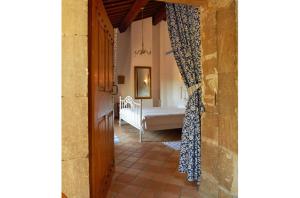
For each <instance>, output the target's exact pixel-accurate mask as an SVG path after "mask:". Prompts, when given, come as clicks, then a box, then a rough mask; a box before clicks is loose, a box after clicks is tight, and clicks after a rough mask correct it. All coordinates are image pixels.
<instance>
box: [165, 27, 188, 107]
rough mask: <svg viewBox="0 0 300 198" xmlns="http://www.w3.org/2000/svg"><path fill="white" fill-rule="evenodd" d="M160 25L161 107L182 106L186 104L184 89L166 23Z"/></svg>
mask: <svg viewBox="0 0 300 198" xmlns="http://www.w3.org/2000/svg"><path fill="white" fill-rule="evenodd" d="M159 26H160V100H161V106H162V107H179V106H181V107H183V106H185V104H186V100H185V99H184V98H185V97H186V89H185V86H184V83H183V81H182V79H181V75H180V73H179V69H178V67H177V64H176V61H175V58H174V56H173V54H169V55H166V52H168V51H170V50H172V48H171V43H170V38H169V32H168V27H167V23H166V22H165V21H162V22H160V23H159Z"/></svg>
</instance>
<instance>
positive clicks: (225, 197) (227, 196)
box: [218, 189, 237, 198]
mask: <svg viewBox="0 0 300 198" xmlns="http://www.w3.org/2000/svg"><path fill="white" fill-rule="evenodd" d="M218 198H237V196H235V195H232V194H231V193H228V192H225V191H223V190H222V189H219V196H218Z"/></svg>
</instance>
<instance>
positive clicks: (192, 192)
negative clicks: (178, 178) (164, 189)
mask: <svg viewBox="0 0 300 198" xmlns="http://www.w3.org/2000/svg"><path fill="white" fill-rule="evenodd" d="M181 196H182V197H189V198H199V197H200V194H199V192H198V191H197V190H196V189H190V188H182V189H181Z"/></svg>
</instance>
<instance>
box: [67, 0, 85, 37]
mask: <svg viewBox="0 0 300 198" xmlns="http://www.w3.org/2000/svg"><path fill="white" fill-rule="evenodd" d="M62 33H63V35H88V0H76V1H74V0H62Z"/></svg>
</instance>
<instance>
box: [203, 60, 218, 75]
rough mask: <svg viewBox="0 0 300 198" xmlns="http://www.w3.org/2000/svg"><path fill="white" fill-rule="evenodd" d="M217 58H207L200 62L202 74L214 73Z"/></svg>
mask: <svg viewBox="0 0 300 198" xmlns="http://www.w3.org/2000/svg"><path fill="white" fill-rule="evenodd" d="M217 67H218V65H217V59H216V58H211V59H208V60H204V61H203V63H202V72H203V74H204V75H207V74H213V73H215V69H217Z"/></svg>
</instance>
